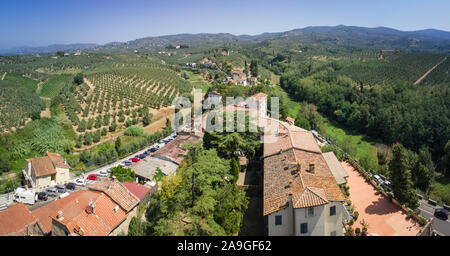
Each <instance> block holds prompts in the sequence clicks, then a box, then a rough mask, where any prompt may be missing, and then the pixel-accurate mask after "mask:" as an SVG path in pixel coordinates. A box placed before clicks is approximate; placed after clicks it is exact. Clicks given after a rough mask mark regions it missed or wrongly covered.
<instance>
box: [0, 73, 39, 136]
mask: <svg viewBox="0 0 450 256" xmlns="http://www.w3.org/2000/svg"><path fill="white" fill-rule="evenodd" d="M43 109H45V102H44V101H43V100H42V99H41V98H40V97H39V96H38V95H37V94H36V93H35V92H34V91H32V90H30V89H29V88H27V87H24V86H21V85H19V84H17V83H14V82H11V81H8V80H3V81H0V133H4V132H10V131H14V130H16V129H17V128H19V127H22V126H24V125H25V124H26V122H27V121H29V120H30V119H31V118H36V117H37V116H39V115H40V113H41V110H43Z"/></svg>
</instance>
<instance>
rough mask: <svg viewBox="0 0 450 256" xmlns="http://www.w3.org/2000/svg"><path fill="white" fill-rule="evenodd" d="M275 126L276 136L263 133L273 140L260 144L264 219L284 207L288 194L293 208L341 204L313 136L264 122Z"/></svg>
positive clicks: (302, 130) (271, 132)
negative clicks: (261, 150)
mask: <svg viewBox="0 0 450 256" xmlns="http://www.w3.org/2000/svg"><path fill="white" fill-rule="evenodd" d="M275 123H278V128H279V130H278V132H274V131H269V130H265V131H264V135H265V136H268V135H273V136H275V138H277V140H276V141H274V142H270V143H264V215H267V214H270V213H273V212H276V211H278V210H281V209H284V208H286V207H288V205H289V196H288V193H291V194H292V200H293V207H294V208H304V207H312V206H318V205H322V204H326V203H328V202H329V201H344V200H345V198H344V195H343V194H342V192H341V190H340V188H339V186H338V184H337V182H336V179H335V178H334V176H333V174H332V172H331V170H330V168H329V166H328V164H327V162H326V161H325V158H324V157H323V155H322V151H321V150H320V147H319V146H318V144H317V141H316V140H315V138H314V136H313V134H312V133H311V132H310V131H306V130H304V129H301V128H299V127H296V126H294V125H289V124H288V123H286V122H282V121H277V120H274V119H270V122H268V124H275ZM310 165H313V166H314V167H313V168H314V170H313V171H312V170H311V167H310Z"/></svg>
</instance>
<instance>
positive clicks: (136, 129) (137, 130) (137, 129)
mask: <svg viewBox="0 0 450 256" xmlns="http://www.w3.org/2000/svg"><path fill="white" fill-rule="evenodd" d="M143 134H144V128H142V127H141V126H138V125H133V126H130V127H128V128H127V129H126V130H125V135H127V136H133V137H141V136H142V135H143Z"/></svg>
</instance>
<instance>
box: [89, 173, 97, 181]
mask: <svg viewBox="0 0 450 256" xmlns="http://www.w3.org/2000/svg"><path fill="white" fill-rule="evenodd" d="M87 178H88V180H96V179H97V174H90V175H89V176H88V177H87Z"/></svg>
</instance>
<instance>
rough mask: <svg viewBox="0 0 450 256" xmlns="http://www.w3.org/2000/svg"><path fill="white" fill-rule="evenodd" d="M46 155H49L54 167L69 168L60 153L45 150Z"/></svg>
mask: <svg viewBox="0 0 450 256" xmlns="http://www.w3.org/2000/svg"><path fill="white" fill-rule="evenodd" d="M47 156H48V157H50V159H51V160H52V162H53V164H54V165H55V166H56V167H61V168H70V166H69V165H68V164H67V162H66V161H65V160H64V158H63V157H62V156H61V155H60V154H58V153H50V152H47Z"/></svg>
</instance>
